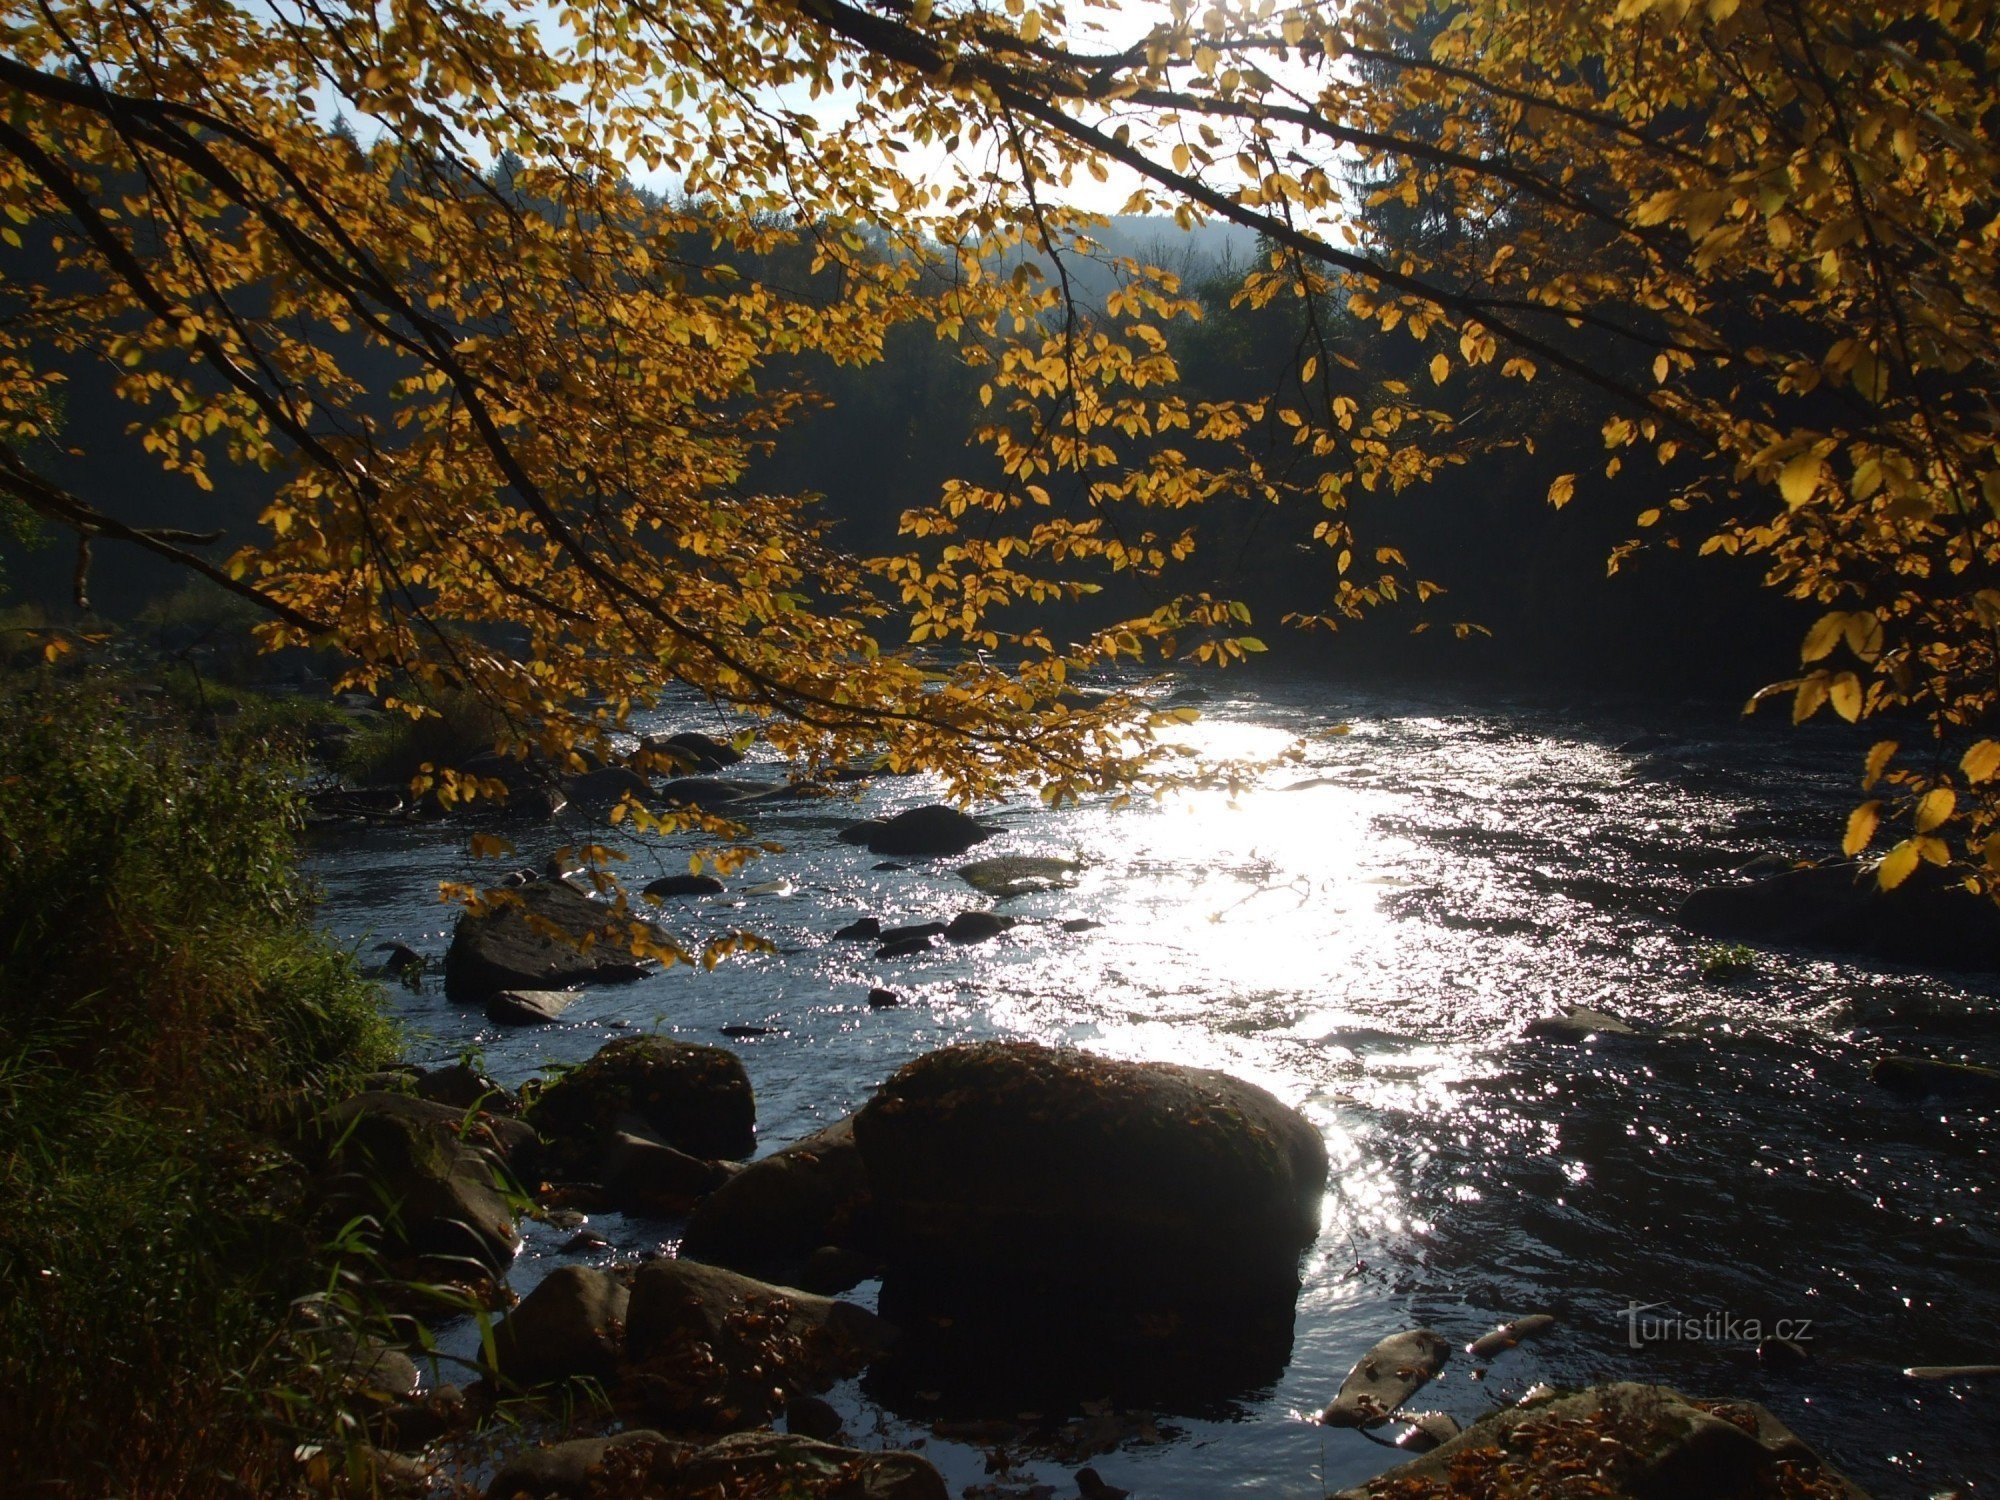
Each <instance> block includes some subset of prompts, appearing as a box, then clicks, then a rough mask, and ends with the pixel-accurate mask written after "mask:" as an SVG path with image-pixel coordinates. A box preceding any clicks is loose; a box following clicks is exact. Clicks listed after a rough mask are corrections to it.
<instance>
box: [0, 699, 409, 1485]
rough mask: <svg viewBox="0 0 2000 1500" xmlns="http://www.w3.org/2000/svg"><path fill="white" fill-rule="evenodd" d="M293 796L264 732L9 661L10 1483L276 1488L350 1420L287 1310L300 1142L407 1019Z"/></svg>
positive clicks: (3, 1341) (5, 946)
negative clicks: (358, 966)
mask: <svg viewBox="0 0 2000 1500" xmlns="http://www.w3.org/2000/svg"><path fill="white" fill-rule="evenodd" d="M298 822H299V806H298V799H297V795H296V792H295V790H294V780H293V777H292V774H291V772H290V769H289V768H288V767H287V766H286V765H285V764H284V763H283V761H282V759H280V758H279V756H278V754H277V753H276V752H275V751H274V750H273V749H272V748H271V747H269V746H267V745H264V744H260V743H258V742H256V741H249V740H236V741H233V742H230V743H227V744H223V745H216V744H213V743H204V742H200V741H197V740H196V739H194V738H193V737H191V736H189V735H186V734H183V733H180V732H177V731H175V730H172V729H161V728H158V727H154V728H142V727H141V725H140V724H139V722H138V720H137V719H136V718H135V717H134V716H133V715H132V714H130V713H128V712H127V711H126V710H125V709H124V708H123V707H122V706H121V705H120V704H119V703H118V701H117V699H116V696H115V694H114V693H113V692H112V691H111V690H110V689H109V688H107V687H105V686H103V685H101V684H100V685H91V684H74V683H71V684H64V683H59V682H57V681H56V680H55V679H53V678H51V677H48V676H44V675H34V676H29V677H14V678H0V1476H4V1479H0V1488H4V1489H5V1490H6V1492H7V1493H9V1494H17V1493H18V1494H24V1495H34V1494H42V1493H46V1494H52V1495H53V1494H62V1495H65V1496H69V1495H96V1494H107V1495H109V1494H116V1495H145V1496H151V1495H159V1496H166V1495H175V1496H181V1495H186V1496H200V1495H209V1494H216V1495H221V1494H234V1493H243V1494H263V1493H270V1492H272V1491H274V1490H276V1489H281V1488H285V1487H287V1486H288V1484H289V1481H290V1477H291V1476H292V1475H293V1474H295V1473H296V1469H295V1467H294V1466H293V1465H292V1460H291V1457H290V1454H291V1449H292V1446H293V1443H294V1442H295V1441H298V1440H300V1439H301V1438H303V1437H309V1436H311V1434H312V1431H313V1429H314V1427H315V1424H323V1423H325V1422H327V1421H330V1420H331V1413H330V1412H328V1411H326V1410H322V1409H319V1407H318V1405H317V1404H316V1403H318V1402H319V1401H320V1399H321V1398H320V1394H319V1393H318V1392H316V1391H314V1390H311V1389H308V1388H307V1386H306V1385H305V1384H302V1383H301V1382H302V1381H305V1380H306V1379H307V1376H309V1373H310V1372H305V1374H302V1372H301V1368H300V1366H299V1364H298V1360H297V1357H296V1356H295V1354H294V1352H293V1348H292V1341H291V1340H290V1339H289V1338H288V1337H287V1335H286V1327H287V1323H288V1320H289V1319H290V1314H291V1303H292V1301H293V1299H294V1298H297V1297H300V1296H302V1295H305V1294H309V1293H311V1292H313V1291H314V1290H315V1289H316V1288H317V1287H318V1286H320V1285H321V1284H323V1278H324V1277H325V1276H326V1274H327V1267H326V1264H325V1262H324V1259H323V1257H321V1256H320V1254H319V1252H318V1249H317V1242H318V1239H319V1237H320V1235H321V1234H322V1232H323V1231H321V1230H319V1229H317V1228H316V1227H315V1225H314V1223H313V1218H312V1214H311V1198H310V1194H309V1192H308V1186H309V1184H308V1182H307V1180H306V1177H305V1171H304V1168H303V1167H302V1166H301V1165H300V1163H299V1162H298V1160H297V1159H295V1157H294V1156H293V1155H292V1154H291V1153H290V1152H289V1151H288V1150H287V1145H286V1143H287V1140H288V1138H289V1134H290V1130H291V1127H292V1125H293V1124H294V1123H295V1121H296V1119H297V1118H298V1115H299V1111H300V1110H301V1109H303V1108H309V1107H311V1105H312V1104H314V1103H316V1102H319V1101H322V1100H324V1099H325V1098H327V1097H330V1096H337V1095H338V1093H339V1092H340V1090H342V1089H343V1088H346V1087H349V1086H351V1085H352V1083H353V1081H354V1080H355V1078H356V1077H357V1076H358V1075H359V1074H360V1073H361V1072H363V1071H365V1070H366V1069H368V1068H371V1067H375V1066H379V1065H380V1064H381V1063H382V1062H384V1061H386V1060H387V1059H388V1058H389V1057H390V1056H391V1055H392V1054H393V1049H394V1043H395V1038H394V1035H393V1031H392V1029H391V1027H390V1026H389V1024H388V1023H387V1022H386V1021H385V1019H384V1017H383V1014H382V1012H381V1010H380V1008H379V1004H378V999H377V996H376V993H375V991H374V989H373V987H372V986H371V985H369V984H368V983H367V982H365V981H364V980H363V979H362V978H361V977H360V975H359V974H358V973H357V972H356V971H355V969H354V967H353V965H352V963H351V961H350V960H349V959H348V958H347V956H346V955H344V954H341V953H339V952H338V951H336V950H334V949H332V948H331V947H330V946H329V945H328V944H327V943H326V941H325V940H324V939H323V938H321V937H320V936H319V935H318V934H317V933H316V932H315V931H314V930H313V928H312V926H311V920H310V916H311V901H310V893H309V891H308V890H307V888H306V886H305V885H304V883H303V882H302V880H301V879H300V877H299V875H298V872H297V867H296V862H295V854H294V842H293V841H294V836H295V833H296V830H297V827H298ZM308 1383H309V1382H308Z"/></svg>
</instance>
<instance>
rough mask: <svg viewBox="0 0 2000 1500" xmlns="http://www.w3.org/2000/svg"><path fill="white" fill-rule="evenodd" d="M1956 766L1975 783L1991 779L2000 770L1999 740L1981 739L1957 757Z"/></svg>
mask: <svg viewBox="0 0 2000 1500" xmlns="http://www.w3.org/2000/svg"><path fill="white" fill-rule="evenodd" d="M1958 768H1959V770H1961V771H1963V772H1964V773H1965V779H1966V780H1967V781H1969V782H1972V783H1974V784H1975V785H1977V784H1978V783H1979V782H1982V781H1991V780H1992V779H1993V776H1994V773H1995V772H2000V740H1981V741H1980V742H1979V743H1978V744H1976V745H1974V746H1973V747H1972V748H1971V749H1970V750H1968V751H1966V752H1965V754H1964V755H1962V756H1961V757H1959V762H1958Z"/></svg>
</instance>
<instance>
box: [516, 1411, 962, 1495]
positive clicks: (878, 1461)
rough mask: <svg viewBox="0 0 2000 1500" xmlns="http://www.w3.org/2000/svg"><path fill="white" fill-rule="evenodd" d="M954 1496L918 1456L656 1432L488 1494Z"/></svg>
mask: <svg viewBox="0 0 2000 1500" xmlns="http://www.w3.org/2000/svg"><path fill="white" fill-rule="evenodd" d="M949 1493H950V1492H949V1491H948V1490H947V1489H946V1487H945V1482H944V1478H943V1476H942V1475H940V1474H939V1473H938V1471H937V1470H936V1469H935V1468H933V1467H932V1466H931V1465H930V1463H929V1462H928V1461H927V1460H926V1459H923V1458H921V1457H919V1456H918V1455H916V1454H914V1453H907V1452H901V1451H895V1450H891V1451H876V1450H873V1449H868V1450H863V1449H858V1448H842V1447H837V1446H835V1445H834V1444H832V1443H826V1442H820V1441H818V1440H816V1439H813V1438H810V1437H805V1436H802V1435H800V1434H797V1433H779V1432H739V1433H734V1434H731V1435H730V1436H728V1437H725V1438H722V1439H720V1440H718V1441H716V1442H713V1443H708V1444H706V1445H704V1444H699V1443H690V1442H686V1441H684V1440H681V1439H677V1438H670V1437H667V1436H666V1435H665V1434H663V1433H659V1432H655V1431H652V1430H651V1429H648V1428H639V1429H636V1430H632V1431H626V1432H621V1433H618V1434H616V1435H615V1436H613V1437H608V1438H603V1437H600V1438H574V1439H572V1440H570V1441H569V1442H566V1443H556V1444H553V1445H551V1446H550V1447H547V1448H538V1449H533V1450H531V1451H529V1452H527V1453H522V1454H517V1455H516V1456H515V1457H514V1458H513V1459H511V1460H510V1461H509V1462H508V1463H507V1464H506V1465H505V1466H504V1467H503V1468H502V1469H501V1470H500V1472H499V1473H498V1474H496V1475H495V1476H494V1478H493V1482H492V1484H491V1485H489V1486H488V1487H487V1490H486V1495H487V1500H620V1497H626V1496H639V1495H659V1496H721V1495H742V1496H750V1495H768V1496H780V1495H782V1496H785V1497H788V1500H948V1496H949Z"/></svg>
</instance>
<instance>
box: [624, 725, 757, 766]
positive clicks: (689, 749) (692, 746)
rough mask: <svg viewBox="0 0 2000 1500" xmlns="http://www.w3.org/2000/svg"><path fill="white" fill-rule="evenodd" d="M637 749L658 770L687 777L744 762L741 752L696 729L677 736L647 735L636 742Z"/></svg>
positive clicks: (686, 730)
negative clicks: (637, 743) (649, 759)
mask: <svg viewBox="0 0 2000 1500" xmlns="http://www.w3.org/2000/svg"><path fill="white" fill-rule="evenodd" d="M639 748H640V749H641V750H644V751H645V752H646V753H647V754H648V756H649V757H651V758H652V759H653V760H654V761H655V762H656V763H657V764H658V766H659V768H661V769H665V768H666V767H669V766H670V767H672V768H673V769H674V770H676V771H680V772H683V773H685V774H688V775H702V774H704V773H706V772H709V771H720V770H722V769H723V768H724V767H726V766H733V765H735V764H736V763H737V762H738V761H740V760H741V759H743V752H742V751H740V750H738V749H737V748H736V747H735V746H734V745H731V744H730V743H728V742H727V741H726V740H718V739H716V738H715V737H714V736H713V735H707V734H703V733H701V732H700V731H699V730H695V729H683V730H682V731H681V732H680V733H678V734H649V735H647V736H646V737H645V738H644V739H642V740H640V741H639Z"/></svg>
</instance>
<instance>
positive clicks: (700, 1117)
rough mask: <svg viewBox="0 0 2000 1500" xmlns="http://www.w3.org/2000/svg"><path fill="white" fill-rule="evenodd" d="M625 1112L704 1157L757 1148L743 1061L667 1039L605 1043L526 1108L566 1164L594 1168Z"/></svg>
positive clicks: (679, 1148)
mask: <svg viewBox="0 0 2000 1500" xmlns="http://www.w3.org/2000/svg"><path fill="white" fill-rule="evenodd" d="M628 1115H630V1116H632V1117H634V1118H635V1119H636V1120H637V1121H639V1122H640V1124H641V1127H642V1128H643V1129H644V1130H645V1131H647V1132H649V1133H650V1134H651V1135H652V1136H653V1137H654V1138H656V1139H657V1140H659V1141H661V1142H664V1143H665V1144H666V1145H669V1146H671V1147H673V1148H674V1149H675V1150H676V1151H682V1152H685V1153H687V1155H689V1156H693V1157H699V1158H701V1159H703V1160H714V1159H716V1158H722V1157H742V1156H748V1155H749V1154H750V1153H751V1152H752V1151H753V1150H755V1149H756V1144H757V1140H756V1126H757V1104H756V1100H755V1098H754V1096H753V1095H752V1094H751V1092H750V1078H749V1075H748V1074H746V1073H745V1072H744V1071H743V1062H742V1060H741V1059H740V1058H738V1057H737V1056H736V1054H735V1053H733V1052H729V1051H726V1050H725V1049H723V1048H721V1047H709V1046H705V1045H703V1044H701V1043H699V1042H682V1041H676V1040H674V1039H673V1038H671V1037H663V1036H628V1037H620V1038H618V1039H617V1040H616V1041H613V1042H607V1043H606V1044H605V1045H604V1046H603V1047H601V1048H599V1049H598V1052H597V1054H596V1056H594V1057H592V1058H591V1059H590V1061H589V1062H587V1063H585V1064H583V1066H581V1067H579V1068H573V1069H571V1070H570V1071H569V1072H567V1073H564V1074H562V1075H561V1076H559V1077H558V1078H556V1079H555V1080H554V1081H553V1082H552V1083H549V1084H548V1085H546V1086H545V1087H544V1088H543V1089H542V1090H541V1092H540V1093H539V1094H538V1095H536V1097H535V1099H534V1100H533V1102H532V1103H531V1104H530V1105H529V1107H528V1111H527V1118H528V1119H529V1121H530V1122H531V1123H532V1124H533V1125H534V1126H535V1128H536V1129H537V1130H539V1131H540V1132H541V1133H542V1135H543V1136H544V1137H546V1138H547V1139H548V1141H549V1142H550V1144H551V1147H552V1149H553V1150H554V1151H555V1152H556V1153H557V1155H558V1157H559V1159H560V1160H562V1161H564V1162H565V1163H567V1164H568V1165H569V1166H570V1167H571V1168H572V1169H576V1168H584V1169H589V1168H594V1167H595V1166H596V1165H597V1162H598V1160H599V1159H600V1158H601V1157H602V1155H603V1152H604V1151H605V1149H606V1148H607V1147H608V1146H609V1145H610V1143H611V1137H612V1135H613V1134H614V1133H615V1132H617V1131H618V1130H620V1129H622V1128H626V1125H625V1117H626V1116H628Z"/></svg>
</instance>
